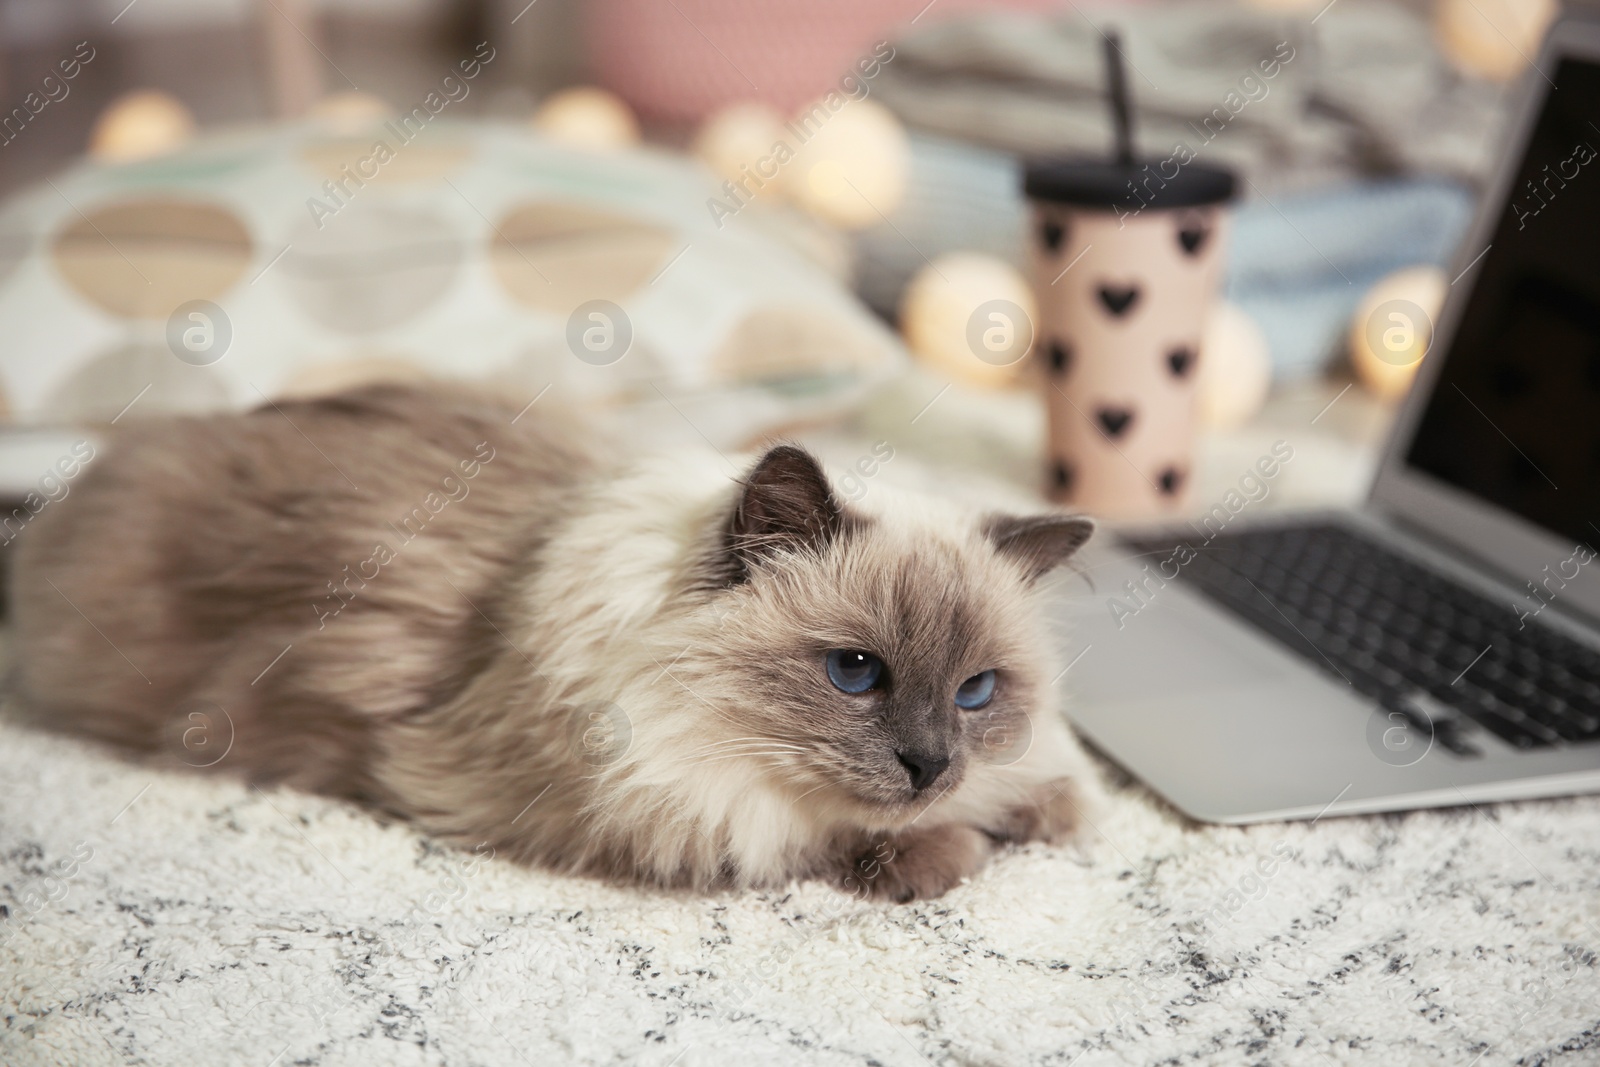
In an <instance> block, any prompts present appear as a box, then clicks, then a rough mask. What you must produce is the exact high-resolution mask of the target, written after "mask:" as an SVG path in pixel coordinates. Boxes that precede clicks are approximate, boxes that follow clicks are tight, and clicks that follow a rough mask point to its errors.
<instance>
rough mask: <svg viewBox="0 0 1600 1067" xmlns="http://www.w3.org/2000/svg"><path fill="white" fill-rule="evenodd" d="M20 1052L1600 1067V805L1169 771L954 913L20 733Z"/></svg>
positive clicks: (261, 1057) (407, 1060)
mask: <svg viewBox="0 0 1600 1067" xmlns="http://www.w3.org/2000/svg"><path fill="white" fill-rule="evenodd" d="M0 790H3V794H0V903H3V905H4V909H3V911H0V914H3V915H4V919H3V920H0V1063H4V1064H6V1065H8V1067H10V1065H15V1067H22V1065H32V1064H74V1065H83V1067H87V1065H91V1064H101V1063H108V1064H122V1063H138V1064H185V1065H191V1064H193V1065H198V1064H205V1065H210V1064H248V1065H255V1067H269V1065H272V1067H276V1065H287V1064H291V1063H293V1064H326V1065H334V1064H363V1065H365V1064H390V1063H393V1064H445V1063H449V1064H509V1065H538V1067H542V1065H544V1064H555V1063H633V1062H639V1063H645V1064H656V1065H667V1064H678V1065H681V1067H695V1065H700V1064H726V1063H739V1064H743V1063H752V1062H753V1063H760V1064H763V1065H777V1064H791V1063H792V1064H886V1065H888V1064H908V1065H913V1067H916V1065H922V1064H995V1065H1001V1064H1006V1065H1009V1064H1024V1063H1039V1064H1060V1065H1063V1067H1065V1065H1068V1064H1081V1065H1083V1067H1090V1065H1093V1064H1099V1063H1170V1064H1186V1063H1226V1064H1234V1063H1239V1064H1244V1063H1251V1064H1254V1063H1304V1064H1319V1063H1373V1064H1380V1063H1381V1064H1411V1063H1418V1064H1433V1063H1438V1064H1450V1065H1454V1067H1471V1065H1473V1064H1475V1063H1477V1064H1483V1065H1488V1064H1500V1063H1537V1064H1552V1063H1559V1064H1580V1063H1584V1064H1588V1063H1596V1062H1600V969H1597V968H1596V966H1595V963H1596V956H1597V953H1600V799H1596V798H1590V799H1580V800H1567V801H1556V802H1544V803H1529V804H1519V805H1508V806H1500V807H1492V808H1486V809H1483V810H1474V809H1471V808H1465V809H1461V810H1455V811H1445V812H1433V813H1424V814H1414V815H1408V816H1403V817H1392V818H1354V819H1325V820H1322V821H1321V822H1319V823H1318V824H1316V825H1314V826H1313V825H1307V824H1294V825H1276V826H1262V827H1255V828H1252V829H1246V830H1240V829H1227V828H1218V827H1196V826H1192V825H1189V824H1186V823H1185V822H1184V821H1182V820H1181V819H1180V818H1179V817H1177V816H1175V815H1174V814H1172V813H1171V812H1170V811H1168V810H1166V809H1164V808H1163V807H1162V806H1160V805H1159V804H1158V803H1157V802H1155V801H1153V800H1152V799H1151V798H1150V797H1149V795H1148V794H1147V793H1145V792H1144V791H1143V790H1142V789H1141V788H1140V787H1138V786H1137V785H1130V784H1127V783H1120V784H1113V786H1112V791H1111V796H1110V799H1109V801H1108V802H1107V804H1106V805H1105V806H1104V807H1103V808H1102V809H1101V811H1100V813H1099V817H1098V818H1097V819H1096V826H1097V828H1096V829H1093V830H1089V831H1088V832H1087V834H1086V836H1085V838H1084V840H1083V841H1082V843H1081V845H1080V846H1079V847H1077V848H1075V849H1073V848H1069V849H1063V850H1051V849H1046V848H1040V847H1033V848H1029V849H1026V850H1022V851H1017V852H1013V853H1010V854H1007V855H1005V856H1003V857H1002V858H1001V859H1000V860H999V861H998V862H996V863H995V864H994V865H993V866H992V867H991V868H989V869H988V870H986V871H985V872H984V873H983V874H982V875H980V876H979V877H978V878H976V879H974V880H973V881H972V882H971V883H970V884H967V885H964V886H961V887H959V888H958V889H956V890H955V891H954V892H952V893H950V894H949V895H948V896H947V897H946V898H944V899H942V900H939V901H935V902H932V903H920V904H915V905H910V906H902V907H891V906H879V905H870V904H861V903H856V902H854V901H852V900H850V899H848V898H845V897H843V896H840V895H837V894H835V893H834V892H833V891H831V890H829V889H827V888H825V887H823V886H821V885H815V884H808V885H796V886H794V887H792V888H791V889H790V890H789V891H787V892H772V893H760V894H757V893H732V894H726V895H721V896H712V897H700V896H683V895H669V894H662V893H654V892H642V891H635V890H630V889H622V888H616V887H612V886H607V885H601V884H597V883H594V882H590V881H584V880H579V879H572V878H561V877H551V876H548V875H545V874H542V873H538V872H533V871H528V870H524V869H520V868H517V867H513V866H510V865H508V864H505V863H502V862H498V861H493V860H488V861H475V860H474V859H473V858H472V857H470V856H467V855H464V854H461V853H456V852H451V851H446V850H442V849H440V848H438V847H436V846H435V845H433V844H431V843H430V842H429V841H427V840H426V839H424V838H422V837H419V836H418V835H417V834H415V833H413V832H412V831H411V830H410V829H408V828H407V827H405V826H403V825H381V824H380V823H379V822H377V821H375V820H374V819H373V818H372V817H371V816H369V815H367V814H365V813H363V812H361V811H359V810H356V809H354V808H351V807H347V806H344V805H341V804H337V803H331V802H328V801H325V800H320V799H315V798H310V797H305V796H300V795H295V794H288V793H270V794H269V793H261V792H257V791H255V790H253V789H251V788H248V787H245V786H241V785H239V784H237V783H235V782H231V781H222V780H216V781H212V780H202V779H200V778H196V777H186V776H179V775H172V774H164V773H153V772H150V771H147V770H144V769H142V768H139V767H136V766H132V765H128V764H124V763H121V762H118V761H116V760H113V759H110V758H107V757H105V756H103V755H101V754H99V753H97V752H95V751H93V750H91V749H90V748H88V747H85V746H83V745H81V744H78V743H76V742H73V741H69V740H63V739H59V738H53V737H48V736H44V735H40V734H36V733H32V732H28V731H25V730H22V729H20V728H18V727H16V726H12V725H0Z"/></svg>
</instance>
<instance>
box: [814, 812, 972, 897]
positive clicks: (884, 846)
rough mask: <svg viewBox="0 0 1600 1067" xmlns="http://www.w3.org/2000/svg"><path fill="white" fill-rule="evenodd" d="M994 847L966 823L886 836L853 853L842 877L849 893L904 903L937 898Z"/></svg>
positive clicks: (970, 871)
mask: <svg viewBox="0 0 1600 1067" xmlns="http://www.w3.org/2000/svg"><path fill="white" fill-rule="evenodd" d="M993 850H994V845H993V843H992V842H991V841H990V839H989V838H988V836H986V835H985V834H984V833H983V832H982V831H980V830H976V829H974V828H972V827H970V826H941V827H934V828H930V829H928V830H913V831H911V832H910V833H901V834H896V835H893V836H890V837H888V838H886V839H884V840H883V841H881V842H880V843H878V844H877V845H876V846H874V847H872V848H869V849H867V850H865V851H864V852H862V853H860V854H858V855H857V856H856V857H855V859H854V860H853V862H852V863H851V865H850V868H849V870H847V871H846V872H845V874H844V877H843V882H842V888H843V889H844V891H845V892H847V893H850V894H852V895H854V896H858V897H863V898H869V899H872V900H888V901H893V902H895V903H897V904H905V903H907V902H909V901H912V900H926V899H929V898H931V897H937V896H942V895H943V894H944V893H945V892H947V891H948V890H950V889H951V888H953V887H954V886H955V885H956V884H957V883H959V882H960V881H961V880H962V879H963V878H966V877H968V876H969V875H971V874H973V873H975V872H976V871H977V870H978V868H980V867H982V866H983V864H984V862H985V861H986V860H987V859H988V858H989V854H990V853H991V852H992V851H993Z"/></svg>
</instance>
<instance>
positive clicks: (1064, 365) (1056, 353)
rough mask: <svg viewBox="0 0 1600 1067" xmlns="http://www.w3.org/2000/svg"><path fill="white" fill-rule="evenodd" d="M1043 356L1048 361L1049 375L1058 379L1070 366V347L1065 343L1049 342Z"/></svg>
mask: <svg viewBox="0 0 1600 1067" xmlns="http://www.w3.org/2000/svg"><path fill="white" fill-rule="evenodd" d="M1045 356H1046V358H1048V359H1049V360H1050V373H1051V374H1054V375H1056V376H1058V377H1059V376H1060V375H1063V374H1065V373H1067V369H1068V368H1069V367H1071V366H1072V346H1071V345H1069V344H1067V343H1066V342H1065V341H1051V342H1050V346H1049V347H1048V348H1047V349H1046V350H1045Z"/></svg>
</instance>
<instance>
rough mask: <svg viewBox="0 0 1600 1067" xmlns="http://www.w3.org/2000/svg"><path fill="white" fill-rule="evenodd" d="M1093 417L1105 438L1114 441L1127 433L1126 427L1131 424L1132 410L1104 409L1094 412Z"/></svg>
mask: <svg viewBox="0 0 1600 1067" xmlns="http://www.w3.org/2000/svg"><path fill="white" fill-rule="evenodd" d="M1094 417H1095V420H1096V421H1097V422H1099V423H1100V428H1101V429H1102V430H1104V431H1105V432H1106V436H1107V437H1110V438H1113V439H1115V438H1118V437H1121V436H1122V435H1123V434H1125V433H1127V432H1128V426H1129V425H1130V424H1131V423H1132V422H1133V410H1132V409H1131V408H1110V407H1106V408H1101V409H1099V410H1098V411H1096V412H1095V413H1094Z"/></svg>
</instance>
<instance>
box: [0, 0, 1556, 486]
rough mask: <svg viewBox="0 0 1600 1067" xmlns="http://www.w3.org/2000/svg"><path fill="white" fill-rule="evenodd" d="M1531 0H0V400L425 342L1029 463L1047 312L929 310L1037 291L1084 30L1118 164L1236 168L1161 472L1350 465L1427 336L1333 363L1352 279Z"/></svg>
mask: <svg viewBox="0 0 1600 1067" xmlns="http://www.w3.org/2000/svg"><path fill="white" fill-rule="evenodd" d="M1558 13H1559V7H1558V4H1557V3H1556V0H1333V2H1331V3H1330V2H1328V0H1308V2H1302V0H1251V2H1245V0H1237V2H1209V0H1208V2H1187V0H1140V2H1126V3H1118V4H1110V5H1107V4H1096V5H1090V4H1086V3H1078V2H1075V0H1004V2H981V0H931V2H930V0H807V2H801V0H791V2H784V3H778V2H772V0H533V2H529V0H132V2H129V0H0V108H3V112H4V114H3V117H0V197H3V201H0V331H3V332H0V336H4V337H5V338H6V344H5V351H4V352H3V353H0V402H3V405H4V409H5V411H6V413H7V417H8V419H9V420H10V421H11V423H12V424H13V425H14V426H40V425H58V424H62V423H69V424H75V425H85V424H87V425H94V424H106V423H110V422H114V421H119V420H120V419H122V418H140V417H150V416H153V415H158V414H162V413H171V412H185V411H202V410H214V409H220V408H227V407H244V406H251V405H253V404H256V403H260V402H261V400H262V399H263V398H267V397H279V396H299V395H310V394H315V393H319V392H326V391H328V390H330V389H334V388H338V387H342V386H345V385H349V384H352V383H358V382H362V381H369V380H410V379H414V378H417V377H423V376H427V375H436V374H442V375H447V376H458V377H469V378H480V379H484V380H493V381H496V382H498V383H501V384H502V385H503V386H504V387H505V388H507V389H511V390H513V391H516V392H517V393H518V395H519V396H521V395H525V396H526V397H528V398H529V399H530V401H531V400H532V399H533V398H536V397H538V396H543V395H544V392H543V391H544V390H547V389H555V390H557V392H556V394H555V395H556V396H561V395H562V394H563V393H564V394H566V396H567V398H568V399H567V401H566V402H573V403H584V404H590V405H592V406H593V407H594V408H595V409H596V410H597V411H599V412H603V413H610V414H612V415H616V414H618V413H624V417H623V418H621V419H620V420H618V421H620V422H622V423H624V424H626V425H627V426H628V427H629V428H631V429H633V430H635V431H640V432H643V431H642V430H641V428H646V427H647V428H649V432H650V433H652V434H655V435H656V439H668V438H670V439H683V440H699V439H704V440H709V441H711V442H713V443H715V444H716V445H717V446H718V447H739V446H741V445H743V444H746V443H748V442H749V441H751V440H754V439H756V438H758V437H760V436H762V435H765V434H770V433H774V432H805V433H810V432H815V433H817V434H820V435H823V436H826V435H827V434H829V433H832V432H839V433H848V434H850V435H853V436H854V437H857V438H859V437H862V436H865V437H867V438H869V439H885V440H889V441H892V442H894V443H895V444H896V445H901V444H905V445H907V446H910V447H913V448H914V449H917V450H921V451H923V452H925V453H926V454H927V455H928V456H929V457H930V458H933V459H935V460H939V461H942V462H945V463H947V464H951V465H954V466H957V467H964V468H967V469H970V470H972V471H974V472H978V473H981V474H982V475H984V476H986V477H990V476H998V477H1000V478H1001V479H1002V480H1005V481H1007V482H1008V483H1009V484H1011V485H1013V486H1015V487H1016V488H1017V489H1018V490H1019V491H1020V490H1027V491H1029V492H1035V493H1037V492H1039V491H1041V490H1043V489H1048V488H1049V486H1048V484H1047V482H1048V462H1047V457H1046V455H1045V452H1046V451H1047V450H1046V449H1045V447H1044V445H1043V443H1042V442H1043V441H1044V438H1045V436H1046V433H1047V431H1046V427H1045V413H1044V409H1043V407H1042V406H1041V404H1040V403H1039V401H1038V390H1039V377H1038V376H1039V374H1040V373H1045V372H1042V371H1040V369H1039V364H1040V360H1041V359H1042V358H1044V357H1043V356H1042V355H1041V352H1043V351H1044V348H1043V346H1042V344H1041V343H1035V344H1033V345H1032V346H1031V350H1030V352H1029V354H1028V355H1027V357H1026V358H1019V359H1018V360H1016V361H1013V362H1003V361H996V360H993V359H984V358H974V349H973V347H972V345H973V342H972V341H971V334H970V330H969V327H970V325H971V322H972V316H973V315H974V314H976V310H975V309H977V308H979V307H980V305H987V304H988V303H989V302H992V301H996V300H1001V301H1006V302H1008V303H1009V304H1010V305H1012V306H1015V307H1017V308H1019V309H1021V311H1022V313H1023V315H1024V316H1031V317H1034V318H1037V317H1038V315H1039V312H1038V309H1037V296H1036V290H1037V287H1038V284H1039V279H1037V278H1034V279H1033V284H1032V285H1030V280H1029V271H1030V263H1029V257H1030V248H1029V243H1030V237H1029V233H1030V227H1031V225H1032V223H1031V221H1030V219H1031V218H1032V216H1031V215H1030V208H1029V205H1028V203H1027V201H1026V200H1025V198H1024V196H1023V193H1022V172H1023V168H1024V166H1025V164H1026V162H1027V161H1029V160H1038V159H1043V158H1052V157H1059V156H1086V157H1091V158H1093V157H1096V156H1102V157H1103V156H1104V155H1105V154H1106V153H1108V152H1109V151H1110V147H1109V146H1110V144H1111V139H1112V130H1111V122H1110V120H1109V118H1108V117H1107V113H1106V102H1105V91H1104V88H1103V86H1104V84H1105V76H1106V75H1105V69H1104V48H1103V37H1102V32H1103V31H1105V30H1107V29H1115V30H1116V31H1117V32H1118V33H1119V34H1120V38H1119V39H1120V42H1121V46H1120V47H1121V54H1122V55H1123V56H1124V57H1125V60H1126V63H1127V67H1128V75H1127V77H1128V82H1129V87H1130V91H1131V95H1132V97H1133V104H1134V108H1135V136H1136V138H1137V140H1138V146H1139V152H1140V156H1141V159H1143V158H1146V157H1147V158H1148V159H1150V160H1151V161H1160V160H1163V159H1166V160H1170V159H1172V158H1173V157H1174V155H1175V154H1177V153H1178V152H1179V149H1180V146H1181V148H1182V149H1183V150H1184V151H1185V152H1187V153H1188V155H1189V157H1190V158H1196V159H1199V160H1201V161H1202V162H1204V163H1205V164H1207V165H1216V166H1221V167H1226V168H1229V169H1232V170H1233V171H1235V172H1236V174H1237V175H1238V178H1239V181H1238V195H1237V198H1236V200H1235V203H1234V205H1233V211H1232V219H1231V224H1230V232H1229V238H1228V245H1227V249H1226V268H1225V273H1224V276H1223V280H1222V281H1221V292H1220V293H1219V294H1218V301H1217V304H1216V306H1215V308H1213V309H1212V310H1211V313H1209V314H1208V316H1207V324H1206V327H1205V336H1204V338H1203V340H1202V341H1201V343H1200V347H1201V352H1200V360H1199V366H1200V381H1199V382H1198V385H1197V387H1196V388H1197V394H1196V399H1195V403H1196V405H1197V408H1196V410H1197V412H1198V414H1197V418H1198V420H1199V426H1200V428H1201V429H1200V434H1201V437H1200V442H1199V445H1198V452H1197V458H1196V460H1195V463H1196V470H1195V477H1194V478H1193V479H1192V481H1193V482H1194V483H1195V486H1196V488H1195V489H1194V490H1193V491H1192V492H1190V491H1187V490H1186V492H1185V494H1184V495H1183V503H1182V504H1175V505H1174V506H1179V507H1182V506H1195V505H1198V506H1201V507H1203V506H1204V505H1205V504H1206V503H1207V502H1208V499H1209V497H1208V495H1207V494H1208V493H1209V492H1210V491H1211V490H1210V489H1208V488H1206V487H1207V486H1221V485H1225V484H1227V482H1228V481H1229V480H1230V479H1231V478H1234V477H1236V476H1237V469H1243V468H1245V467H1248V463H1249V460H1250V459H1251V458H1253V457H1254V456H1256V455H1259V454H1260V453H1261V452H1262V451H1263V449H1264V444H1263V442H1268V441H1270V440H1271V439H1273V438H1274V437H1275V436H1282V433H1283V427H1285V426H1293V427H1295V428H1296V432H1300V433H1303V434H1305V435H1308V436H1310V437H1314V438H1315V440H1314V441H1312V444H1313V447H1312V448H1311V449H1310V450H1309V451H1308V452H1306V453H1305V454H1306V455H1308V456H1310V457H1311V458H1309V459H1308V460H1307V461H1306V462H1305V463H1302V464H1299V466H1298V468H1297V470H1296V471H1295V472H1294V476H1293V477H1289V478H1286V479H1285V483H1284V484H1285V485H1286V486H1288V488H1287V489H1286V491H1285V492H1284V493H1283V494H1282V496H1283V497H1284V498H1286V499H1288V500H1291V501H1301V502H1303V501H1306V500H1317V501H1332V500H1340V499H1346V498H1350V497H1352V496H1354V495H1355V494H1357V493H1359V491H1360V488H1361V487H1362V486H1364V484H1365V479H1366V477H1367V474H1368V473H1369V472H1370V469H1371V467H1370V463H1371V456H1372V448H1373V444H1374V442H1375V441H1377V440H1378V439H1379V437H1380V436H1381V433H1382V431H1383V429H1384V428H1385V427H1386V425H1387V422H1388V418H1389V416H1390V414H1391V413H1392V411H1393V407H1394V404H1395V402H1396V399H1397V397H1398V396H1399V395H1401V394H1402V393H1403V391H1404V389H1405V387H1406V385H1407V383H1408V382H1409V380H1410V374H1411V373H1412V372H1414V370H1415V363H1416V359H1420V358H1421V354H1422V353H1423V352H1425V351H1426V329H1427V324H1426V323H1425V322H1424V323H1422V324H1420V336H1419V339H1418V340H1417V341H1416V347H1417V355H1416V359H1411V360H1396V359H1393V358H1385V359H1374V358H1372V357H1371V354H1370V353H1364V351H1363V341H1362V338H1363V336H1364V335H1365V331H1364V329H1363V328H1362V327H1363V324H1364V321H1365V315H1366V314H1367V311H1368V310H1369V309H1370V308H1372V307H1374V306H1377V305H1379V304H1382V303H1384V302H1385V301H1388V300H1393V299H1397V298H1398V299H1405V300H1407V301H1410V302H1412V303H1413V304H1414V305H1415V306H1417V307H1418V308H1420V309H1422V310H1423V312H1424V313H1426V314H1432V313H1433V312H1435V311H1436V310H1437V307H1438V306H1439V303H1440V302H1441V301H1442V299H1443V295H1444V293H1445V291H1446V289H1447V287H1448V285H1449V283H1450V282H1451V280H1452V279H1453V278H1455V277H1457V276H1458V275H1457V272H1458V271H1460V270H1461V269H1462V267H1463V266H1466V265H1467V264H1465V263H1462V262H1460V261H1459V252H1460V249H1459V245H1460V242H1461V240H1462V237H1463V234H1464V232H1465V230H1466V227H1467V225H1468V223H1469V221H1470V219H1471V214H1472V210H1473V208H1474V205H1475V202H1476V198H1477V197H1478V196H1479V195H1480V193H1481V191H1482V183H1483V181H1484V180H1485V178H1486V176H1487V173H1488V170H1489V168H1490V167H1491V165H1492V164H1493V163H1494V162H1495V159H1496V154H1497V152H1498V151H1499V150H1500V148H1501V147H1502V145H1501V142H1500V140H1499V137H1500V136H1501V133H1500V131H1501V129H1502V126H1503V124H1504V122H1505V121H1506V117H1507V111H1508V108H1509V107H1510V106H1511V104H1512V102H1513V100H1514V98H1515V96H1516V93H1517V91H1518V87H1519V86H1520V84H1521V81H1522V78H1523V75H1524V72H1525V70H1526V68H1527V66H1528V64H1529V62H1530V57H1532V56H1533V55H1534V54H1535V53H1536V51H1537V48H1538V42H1539V39H1540V37H1541V36H1542V34H1543V32H1544V30H1545V29H1546V27H1547V26H1548V25H1549V23H1550V22H1551V21H1552V20H1553V19H1554V18H1555V17H1556V16H1557V14H1558ZM1268 64H1270V65H1271V73H1268V69H1269V67H1268ZM69 72H70V73H69ZM380 142H382V144H383V146H384V147H383V149H382V150H381V151H378V150H377V146H378V144H379V143H380ZM780 145H781V146H782V147H781V148H780ZM1032 269H1034V270H1035V271H1036V270H1037V267H1036V266H1035V267H1034V268H1032ZM1058 277H1059V276H1058ZM196 309H198V310H196ZM597 309H598V310H597ZM195 315H199V316H200V317H199V318H195V317H194V316H195ZM597 315H598V316H599V317H598V318H596V317H595V316H597ZM186 338H187V340H185V339H186ZM574 356H575V357H576V358H573V357H574ZM174 357H176V358H174ZM1002 364H1003V365H1002ZM1347 386H1349V387H1353V388H1350V389H1347V388H1346V387H1347ZM1330 405H1332V406H1330ZM929 412H932V414H928V413H929ZM1319 412H1324V413H1325V416H1324V415H1323V414H1319ZM925 414H926V418H925V417H924V415H925ZM1313 417H1315V420H1314V421H1315V425H1314V426H1313V425H1312V420H1313ZM1316 435H1323V436H1321V437H1317V436H1316ZM841 447H843V446H841ZM11 469H12V470H13V473H12V475H9V476H8V477H10V481H11V483H16V484H23V485H25V484H26V481H27V478H26V473H27V471H28V470H30V469H31V468H29V466H28V463H27V462H26V461H25V460H16V461H14V462H11ZM1069 502H1070V501H1069Z"/></svg>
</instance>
